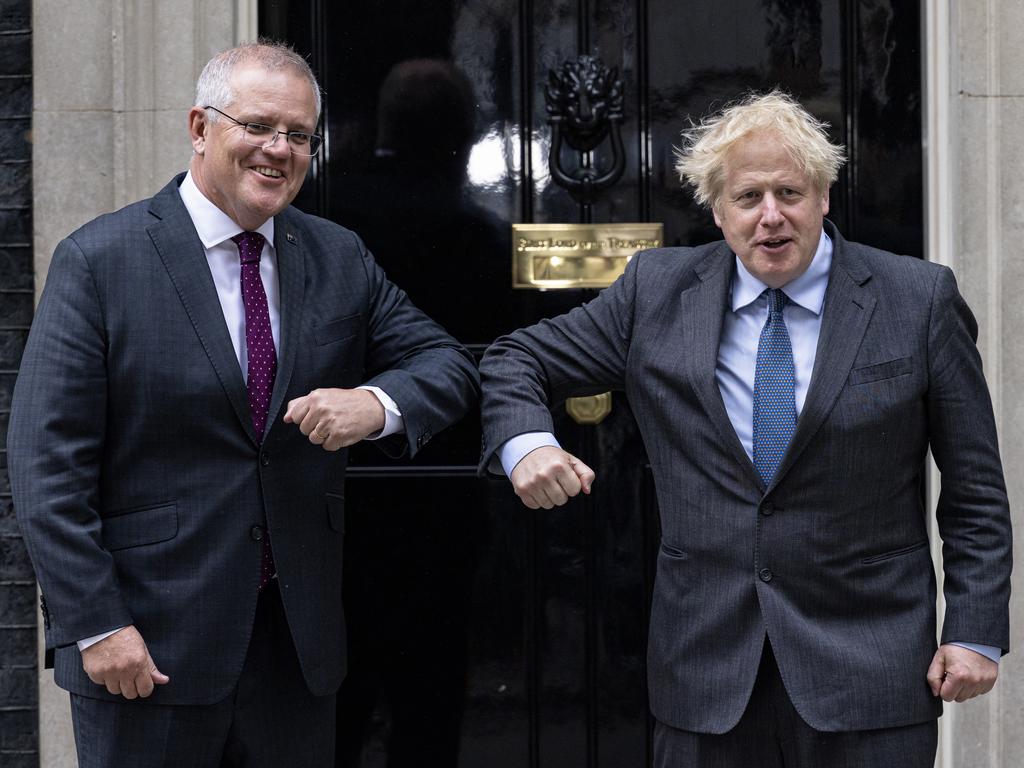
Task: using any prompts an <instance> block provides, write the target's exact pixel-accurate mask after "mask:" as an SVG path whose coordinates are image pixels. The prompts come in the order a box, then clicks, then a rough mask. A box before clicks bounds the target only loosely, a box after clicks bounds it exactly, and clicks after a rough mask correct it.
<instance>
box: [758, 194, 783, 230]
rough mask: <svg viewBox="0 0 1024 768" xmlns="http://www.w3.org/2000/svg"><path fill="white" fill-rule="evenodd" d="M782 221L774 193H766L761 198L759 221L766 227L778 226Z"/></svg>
mask: <svg viewBox="0 0 1024 768" xmlns="http://www.w3.org/2000/svg"><path fill="white" fill-rule="evenodd" d="M783 221H784V218H783V216H782V211H781V210H780V209H779V201H778V200H777V199H776V198H775V195H772V194H767V195H765V196H764V197H763V198H762V200H761V223H762V224H763V225H764V226H766V227H774V226H778V225H779V224H781V223H782V222H783Z"/></svg>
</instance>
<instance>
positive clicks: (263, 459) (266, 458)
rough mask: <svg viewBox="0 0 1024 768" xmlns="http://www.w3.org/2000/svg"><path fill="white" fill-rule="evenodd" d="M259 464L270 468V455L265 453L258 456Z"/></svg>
mask: <svg viewBox="0 0 1024 768" xmlns="http://www.w3.org/2000/svg"><path fill="white" fill-rule="evenodd" d="M260 464H262V465H263V466H264V467H269V466H270V454H269V453H265V452H264V453H261V454H260Z"/></svg>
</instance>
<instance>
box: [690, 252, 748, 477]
mask: <svg viewBox="0 0 1024 768" xmlns="http://www.w3.org/2000/svg"><path fill="white" fill-rule="evenodd" d="M734 263H735V255H734V254H733V252H732V251H731V250H730V249H729V247H728V245H726V244H725V243H724V242H723V243H721V244H720V245H719V246H718V247H716V248H714V249H713V250H712V251H711V253H709V254H708V255H707V256H706V257H705V258H704V260H703V261H701V262H700V263H699V264H698V265H697V266H696V267H695V268H694V271H695V272H696V274H697V280H695V281H694V283H693V284H692V285H690V286H689V287H687V288H686V289H685V290H684V291H683V292H682V294H681V295H680V301H681V302H682V312H681V319H682V325H683V328H682V338H683V345H682V349H683V350H686V352H685V353H684V357H685V358H686V359H685V360H684V362H683V364H684V367H685V370H686V375H687V377H688V379H689V381H690V385H691V386H692V387H693V390H694V392H696V393H697V398H698V399H699V400H700V402H701V405H702V406H703V407H704V410H705V411H706V412H707V415H708V418H709V419H710V420H711V422H712V423H713V424H714V425H715V428H716V429H717V430H718V433H719V435H720V436H721V439H722V441H723V444H724V445H726V446H728V448H729V450H730V451H731V452H732V454H733V457H734V458H735V459H736V461H738V462H739V463H740V464H741V465H742V466H743V467H744V469H745V470H746V471H747V473H748V474H749V475H750V478H751V480H752V481H753V482H755V483H759V480H758V476H757V472H756V471H755V470H754V465H753V464H752V463H751V461H750V457H749V456H747V452H746V451H745V450H744V449H743V444H742V443H741V442H740V439H739V436H738V435H737V434H736V430H735V428H734V427H733V425H732V421H731V420H730V419H729V413H728V411H727V410H726V409H725V401H723V400H722V392H721V390H720V389H719V387H718V380H717V379H716V378H715V370H716V369H717V367H718V346H719V343H720V341H721V337H722V323H723V320H724V318H725V313H726V311H727V309H728V302H729V288H730V284H731V281H732V274H733V269H734V267H733V265H734Z"/></svg>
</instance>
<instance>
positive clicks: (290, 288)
mask: <svg viewBox="0 0 1024 768" xmlns="http://www.w3.org/2000/svg"><path fill="white" fill-rule="evenodd" d="M299 235H300V230H299V228H298V227H296V226H295V222H294V216H293V215H292V214H291V212H290V210H289V209H285V211H284V212H283V213H282V214H280V215H279V216H278V217H277V218H276V219H275V221H274V250H275V251H276V252H277V275H278V281H279V283H280V290H281V294H280V295H281V307H280V316H281V349H279V350H278V354H277V376H276V378H275V379H274V391H273V393H272V394H271V397H270V409H269V410H268V412H267V433H269V432H270V430H271V429H272V428H273V426H274V424H276V423H277V422H279V421H280V420H281V416H283V414H280V415H279V414H278V412H279V411H280V410H281V408H282V405H283V404H284V398H285V395H286V394H287V392H288V385H289V384H290V383H291V378H292V372H293V371H294V370H295V351H296V348H297V347H298V345H299V338H300V333H299V331H300V329H301V327H302V314H303V313H302V307H303V304H304V301H303V299H304V296H305V290H306V252H305V249H304V248H303V245H302V242H301V240H300V237H299ZM303 394H306V393H303Z"/></svg>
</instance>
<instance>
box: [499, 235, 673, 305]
mask: <svg viewBox="0 0 1024 768" xmlns="http://www.w3.org/2000/svg"><path fill="white" fill-rule="evenodd" d="M663 239H664V235H663V228H662V225H661V224H513V225H512V287H513V288H541V289H551V288H604V287H606V286H609V285H611V284H612V283H613V282H615V279H616V278H617V277H618V276H619V275H621V274H622V273H623V271H624V270H625V269H626V264H628V263H629V260H630V259H631V258H633V254H634V253H636V252H637V251H642V250H645V249H647V248H660V247H661V245H662V242H663Z"/></svg>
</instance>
